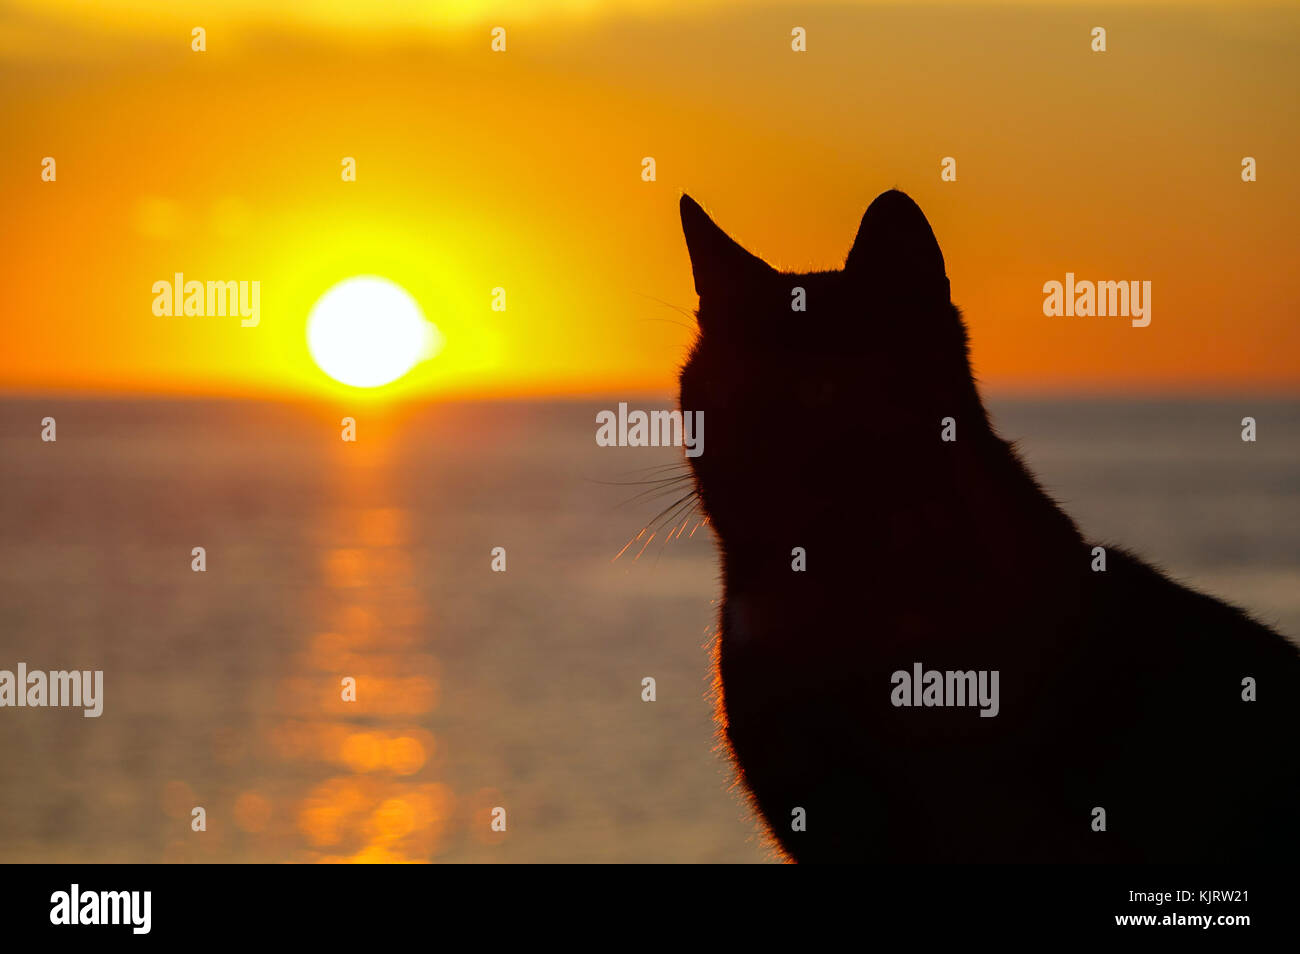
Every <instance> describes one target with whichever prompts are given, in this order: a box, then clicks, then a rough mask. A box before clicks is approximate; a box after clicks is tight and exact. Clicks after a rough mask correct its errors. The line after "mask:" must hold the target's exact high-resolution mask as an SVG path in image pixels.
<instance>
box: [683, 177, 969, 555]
mask: <svg viewBox="0 0 1300 954" xmlns="http://www.w3.org/2000/svg"><path fill="white" fill-rule="evenodd" d="M681 216H682V229H683V231H684V232H685V235H686V246H687V249H688V251H689V253H690V260H691V267H692V270H693V271H694V275H695V289H696V292H697V294H698V295H699V298H700V306H699V309H698V311H697V312H696V314H697V317H698V324H699V335H698V337H697V339H696V341H695V345H694V347H693V348H692V350H691V354H690V357H689V359H688V360H687V362H686V365H685V367H684V368H683V369H682V373H681V394H680V398H681V407H682V409H683V410H684V411H703V412H704V420H705V424H706V428H707V435H708V440H707V443H706V445H705V446H706V450H705V452H704V454H703V455H702V456H700V457H697V458H693V459H692V460H691V464H692V466H693V467H694V469H695V474H696V478H697V483H698V485H699V489H700V492H701V496H702V498H703V502H704V505H705V508H706V509H707V510H708V512H709V514H710V518H711V520H712V522H713V524H714V526H715V527H716V528H717V529H718V531H719V533H721V534H723V535H724V536H725V535H726V533H727V531H728V525H729V524H730V525H731V527H732V529H734V530H736V531H740V530H741V528H742V525H745V524H748V523H751V522H752V521H753V520H754V519H755V518H756V516H757V515H758V514H760V513H761V514H762V515H763V519H765V520H770V519H777V520H780V519H783V517H782V514H785V515H786V516H785V517H784V519H791V520H798V519H799V517H798V516H797V515H796V514H802V515H803V518H804V519H816V514H817V513H818V512H824V511H826V510H833V509H835V508H836V507H842V506H843V504H844V494H845V493H862V492H865V491H868V490H869V489H871V488H872V487H873V485H874V489H875V490H878V491H883V490H886V489H887V487H885V486H884V485H886V484H888V483H889V481H890V479H892V478H897V479H899V480H901V479H903V476H904V475H905V473H906V471H907V470H908V469H910V468H913V467H917V466H925V462H926V461H925V458H926V455H928V454H932V453H937V452H938V444H939V432H940V427H941V425H940V421H941V419H942V418H943V417H945V416H950V415H953V416H955V415H957V414H959V413H961V412H962V411H965V410H967V409H969V407H970V402H971V401H972V400H974V402H975V404H976V405H978V398H977V397H976V396H975V391H974V385H973V383H972V381H971V374H970V367H969V363H968V361H967V350H966V331H965V328H964V327H963V325H962V321H961V316H960V314H959V313H958V312H957V309H956V308H955V307H953V305H952V303H951V301H950V300H949V286H948V278H947V275H946V274H945V271H944V262H943V254H942V253H941V252H940V250H939V243H938V241H937V240H936V239H935V236H934V232H933V230H932V229H931V228H930V224H929V222H927V221H926V218H925V216H924V215H923V214H922V212H921V210H920V208H918V207H917V205H916V203H915V202H913V201H912V200H911V199H910V198H908V197H907V196H906V195H904V194H903V193H902V192H897V191H890V192H885V193H883V194H881V195H880V196H879V197H878V198H877V199H876V200H875V201H874V202H872V203H871V206H870V208H868V209H867V211H866V214H865V215H864V216H863V217H862V224H861V226H860V227H859V229H858V234H857V237H856V239H855V240H854V242H853V246H852V248H851V250H850V251H849V254H848V258H847V260H846V262H845V265H844V268H843V269H841V270H839V271H829V272H811V273H788V272H779V271H777V270H776V269H774V268H772V267H771V266H770V265H768V264H767V263H766V262H764V261H762V260H761V259H759V258H757V257H756V256H754V255H752V254H751V253H749V252H748V251H746V250H745V249H744V248H742V247H741V246H740V245H739V244H737V243H736V242H735V241H733V240H732V239H731V238H730V237H729V236H728V235H727V234H726V233H725V232H724V231H723V230H722V229H720V228H719V227H718V226H717V225H715V224H714V222H713V220H712V219H710V218H709V216H708V215H707V214H706V213H705V212H704V210H703V209H702V208H700V206H699V204H697V203H696V202H695V201H694V200H693V199H691V198H690V197H689V196H686V195H683V196H682V200H681ZM800 306H802V309H803V310H799V309H800ZM778 504H779V506H778ZM792 507H793V510H792V509H791V508H792ZM778 510H779V511H780V512H781V513H777V512H776V511H778Z"/></svg>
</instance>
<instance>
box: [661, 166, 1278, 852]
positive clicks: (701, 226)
mask: <svg viewBox="0 0 1300 954" xmlns="http://www.w3.org/2000/svg"><path fill="white" fill-rule="evenodd" d="M681 216H682V227H683V229H684V231H685V235H686V244H687V247H688V250H689V252H690V259H691V265H692V269H693V271H694V275H695V287H696V291H697V292H698V294H699V298H700V306H699V310H698V312H697V314H698V319H699V336H698V339H697V340H696V342H695V345H694V347H693V350H692V351H691V354H690V357H689V359H688V361H687V363H686V365H685V367H684V369H683V370H682V374H681V406H682V408H683V409H685V410H691V411H697V410H699V411H703V412H704V414H705V418H706V420H707V423H708V434H709V443H708V448H707V451H706V452H705V453H704V454H703V455H702V456H700V457H698V458H694V459H692V461H691V464H692V467H693V469H694V475H695V481H696V487H697V491H698V494H699V496H700V500H701V503H702V505H703V507H704V509H705V511H706V512H707V514H708V516H709V521H710V523H711V525H712V527H713V529H714V532H715V534H716V537H717V540H718V542H719V548H720V551H721V560H722V567H723V585H724V589H725V592H724V600H723V603H722V609H721V619H720V634H719V639H718V648H717V667H718V676H719V682H720V693H719V695H720V705H719V722H720V725H721V727H722V729H723V730H724V731H725V735H726V739H727V741H728V743H729V745H730V748H731V751H732V753H733V756H734V761H735V763H736V765H737V768H738V772H739V776H740V778H741V780H742V781H743V783H744V785H745V786H746V788H747V789H748V792H749V793H750V795H751V796H752V801H753V803H754V805H755V807H756V808H757V809H758V811H759V812H760V813H761V814H762V817H763V818H764V819H765V821H766V823H767V826H768V829H769V830H770V833H771V834H772V835H773V836H774V837H775V839H776V841H777V842H778V843H779V846H780V848H781V849H783V850H784V852H785V853H786V855H787V856H788V857H789V858H791V859H793V860H796V861H891V862H932V861H1146V860H1149V861H1177V862H1181V861H1214V860H1236V859H1248V858H1264V857H1271V858H1276V859H1279V860H1285V861H1287V862H1288V863H1289V862H1291V861H1292V860H1293V859H1294V858H1295V856H1296V854H1297V852H1298V851H1300V828H1298V826H1297V821H1296V818H1297V810H1298V808H1300V804H1298V796H1300V771H1298V769H1297V765H1298V760H1297V757H1296V754H1297V748H1296V745H1297V728H1300V655H1298V654H1297V651H1296V649H1295V647H1294V646H1292V645H1291V644H1290V643H1288V642H1287V641H1286V640H1285V639H1284V638H1283V637H1281V636H1280V635H1278V634H1277V633H1276V632H1274V631H1272V630H1270V629H1269V628H1267V627H1265V626H1263V625H1261V624H1259V623H1257V622H1255V621H1254V620H1252V619H1250V618H1249V617H1248V616H1247V615H1246V614H1244V613H1243V612H1241V611H1240V610H1238V609H1236V608H1234V607H1232V606H1229V605H1227V604H1225V603H1222V602H1219V601H1217V600H1215V599H1213V598H1211V597H1208V596H1205V595H1202V594H1200V593H1197V592H1194V591H1192V590H1190V589H1187V588H1186V587H1184V586H1181V585H1179V584H1177V583H1175V582H1172V581H1171V580H1169V579H1167V578H1166V577H1164V576H1162V575H1161V574H1160V573H1159V572H1158V571H1157V570H1155V569H1153V568H1152V567H1150V566H1148V565H1147V564H1145V563H1143V562H1142V561H1140V560H1139V559H1137V558H1136V557H1134V556H1132V555H1130V554H1128V553H1126V552H1125V551H1123V550H1121V549H1117V548H1113V547H1106V549H1105V569H1104V570H1095V569H1094V565H1096V564H1097V561H1096V557H1095V556H1094V552H1093V544H1091V543H1088V542H1085V541H1084V539H1083V538H1082V536H1081V535H1080V532H1079V530H1078V528H1077V527H1076V526H1075V525H1074V523H1073V522H1072V521H1071V519H1070V518H1069V517H1068V516H1066V514H1065V513H1063V512H1062V511H1061V510H1060V509H1059V508H1058V507H1057V505H1056V504H1055V503H1054V502H1053V501H1052V500H1051V499H1050V498H1049V497H1048V496H1047V495H1046V494H1045V493H1044V492H1043V490H1042V489H1041V488H1040V487H1039V485H1038V484H1037V483H1036V482H1035V480H1034V478H1033V477H1032V476H1031V475H1030V474H1029V472H1028V471H1027V470H1026V468H1025V466H1024V465H1023V464H1022V463H1021V461H1020V460H1019V458H1018V457H1017V455H1016V453H1015V451H1014V450H1013V448H1012V446H1011V445H1010V444H1008V443H1007V442H1006V441H1004V440H1002V439H1001V438H1000V437H999V436H998V435H997V434H996V433H995V432H994V430H993V428H992V426H991V425H990V423H989V420H988V416H987V413H986V411H985V409H984V406H983V404H982V402H981V400H980V396H979V393H978V391H977V389H976V386H975V383H974V381H973V379H972V376H971V370H970V365H969V361H968V353H967V338H966V331H965V327H964V325H963V323H962V319H961V315H960V313H959V312H958V311H957V309H956V308H955V307H954V306H953V305H952V303H951V302H950V300H949V286H948V279H947V277H946V274H945V271H944V261H943V255H942V254H941V252H940V250H939V245H938V242H937V241H936V240H935V237H934V233H933V231H932V230H931V228H930V225H929V223H928V222H927V221H926V218H925V216H924V215H923V214H922V213H921V210H920V209H919V208H918V207H917V206H916V204H915V203H914V202H913V201H912V200H911V199H910V198H908V197H907V196H906V195H904V194H903V193H901V192H897V191H890V192H885V193H884V194H882V195H880V196H879V197H878V198H877V199H876V200H875V201H874V202H872V203H871V206H870V208H868V209H867V212H866V214H865V215H864V216H863V219H862V225H861V227H860V229H859V231H858V234H857V238H856V240H855V241H854V243H853V248H852V250H851V251H850V252H849V255H848V260H847V262H846V264H845V266H844V268H843V269H842V270H840V271H827V272H814V273H809V274H787V273H782V272H778V271H776V270H775V269H773V268H772V267H770V266H769V265H767V264H766V263H764V262H763V261H761V260H760V259H758V258H756V257H754V256H753V255H751V254H750V253H749V252H747V251H745V250H744V249H743V248H741V247H740V246H739V245H738V244H736V243H735V242H734V241H732V240H731V239H730V238H729V237H728V236H727V235H726V234H725V233H724V232H723V231H722V230H721V229H719V228H718V227H717V226H716V225H715V224H714V223H713V222H712V220H711V219H710V218H709V217H708V216H707V215H706V214H705V212H704V211H703V210H702V209H701V208H700V206H699V205H698V204H696V203H695V202H694V201H693V200H692V199H691V198H690V197H689V196H683V197H682V200H681ZM801 297H802V301H803V302H804V303H805V306H806V311H798V310H794V309H793V307H792V303H795V302H797V301H799V300H800V298H801ZM945 419H951V420H948V421H946V420H945ZM945 431H946V432H947V433H946V434H945ZM945 436H946V437H949V438H951V437H953V436H955V438H956V439H955V440H952V439H948V440H945V439H943V438H944V437H945ZM796 548H802V551H801V552H802V554H803V555H802V556H800V553H799V552H796ZM801 560H802V561H804V564H805V568H804V569H802V570H796V569H795V568H794V567H795V565H796V564H797V563H798V562H800V561H801ZM917 664H920V667H922V669H923V670H927V671H928V670H935V671H937V672H939V674H940V676H939V678H940V679H943V678H944V676H943V674H944V673H945V672H956V673H959V674H963V673H970V674H972V676H973V675H974V674H975V673H985V674H992V673H995V672H996V673H997V674H998V682H997V688H998V690H999V691H998V696H999V698H998V700H997V705H996V715H991V714H989V712H990V710H992V709H993V707H992V706H985V707H982V708H981V707H977V706H973V705H972V704H971V703H970V701H969V699H967V702H966V704H965V705H961V704H956V705H926V704H920V705H917V704H909V705H901V704H896V703H897V702H899V700H900V697H901V698H902V699H903V700H905V701H907V702H909V703H915V702H920V701H922V697H921V695H920V693H921V691H922V690H921V688H920V687H914V688H911V689H908V688H907V687H903V688H899V686H900V682H899V676H896V675H895V674H896V673H902V674H908V675H909V676H910V675H911V674H913V673H914V672H917V669H916V668H915V667H917ZM924 678H926V679H928V678H929V677H924ZM949 678H950V677H949ZM965 678H967V677H965V676H959V677H958V679H957V680H956V681H957V683H958V684H959V687H960V683H961V681H962V679H965ZM990 678H991V676H990ZM927 685H928V686H929V688H931V689H932V688H934V684H933V680H929V681H928V683H927ZM970 687H971V688H970V691H971V692H972V693H974V691H975V690H974V688H973V687H974V682H973V681H972V682H971V683H970ZM951 689H952V687H951V686H950V685H948V684H946V683H941V684H940V686H939V693H938V694H935V695H932V696H931V697H929V698H930V699H931V700H933V699H944V700H947V701H949V702H952V701H953V698H954V696H953V693H952V691H951ZM945 692H946V695H945V694H944V693H945ZM909 693H917V695H914V696H913V695H909ZM900 694H901V696H900ZM1252 700H1253V701H1252ZM981 713H984V714H981Z"/></svg>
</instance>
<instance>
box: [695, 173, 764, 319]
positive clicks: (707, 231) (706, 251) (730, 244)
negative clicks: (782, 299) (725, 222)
mask: <svg viewBox="0 0 1300 954" xmlns="http://www.w3.org/2000/svg"><path fill="white" fill-rule="evenodd" d="M681 213H682V233H683V234H684V235H685V236H686V250H687V251H688V252H689V253H690V256H691V271H692V272H694V274H695V293H696V294H697V295H699V296H700V300H701V301H704V300H705V299H706V298H715V299H716V298H727V297H729V296H736V295H741V294H744V293H745V292H746V291H748V290H750V289H751V288H752V287H753V284H754V282H755V281H756V280H758V279H760V278H762V277H763V276H766V275H771V274H775V272H774V271H773V269H772V266H770V265H768V264H767V262H765V261H763V260H762V259H761V258H759V257H758V256H756V255H752V254H750V253H749V252H748V251H746V250H745V249H744V248H743V247H742V246H741V245H740V244H739V243H738V242H736V241H735V240H734V239H732V237H731V236H730V235H728V234H727V233H726V232H724V231H722V229H720V228H718V226H717V225H716V224H715V223H714V221H713V220H712V219H711V218H709V215H708V213H707V212H705V211H704V210H703V209H702V208H700V204H699V203H698V202H696V201H695V200H694V199H692V198H691V197H690V196H689V195H685V194H683V195H682V201H681Z"/></svg>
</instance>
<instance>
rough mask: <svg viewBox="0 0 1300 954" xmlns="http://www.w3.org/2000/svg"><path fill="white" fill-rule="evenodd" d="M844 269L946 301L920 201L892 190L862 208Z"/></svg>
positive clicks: (931, 232)
mask: <svg viewBox="0 0 1300 954" xmlns="http://www.w3.org/2000/svg"><path fill="white" fill-rule="evenodd" d="M844 272H845V274H847V275H851V276H855V277H859V278H866V279H869V280H872V281H873V282H875V283H876V284H877V285H883V286H884V287H886V288H891V287H892V288H893V289H895V290H896V291H897V292H898V293H899V294H904V295H919V296H923V297H929V296H934V297H936V298H942V299H943V300H944V301H945V302H946V301H948V300H949V297H948V296H949V289H948V276H947V275H946V274H945V273H944V267H943V253H942V252H941V251H939V242H938V240H937V239H936V238H935V237H934V230H933V229H932V228H930V223H929V222H927V221H926V219H925V214H924V213H923V212H922V211H921V208H920V206H918V205H917V204H916V203H915V202H913V201H912V200H911V199H910V198H909V197H908V196H907V195H906V194H905V193H902V192H899V191H898V190H897V189H891V190H890V191H888V192H882V193H881V194H880V195H878V196H876V200H875V201H874V202H872V203H871V205H870V206H869V207H868V208H867V212H866V214H865V215H863V216H862V224H861V225H860V226H858V237H857V238H856V239H854V240H853V248H852V249H851V250H850V251H849V257H848V261H846V262H845V263H844Z"/></svg>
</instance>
